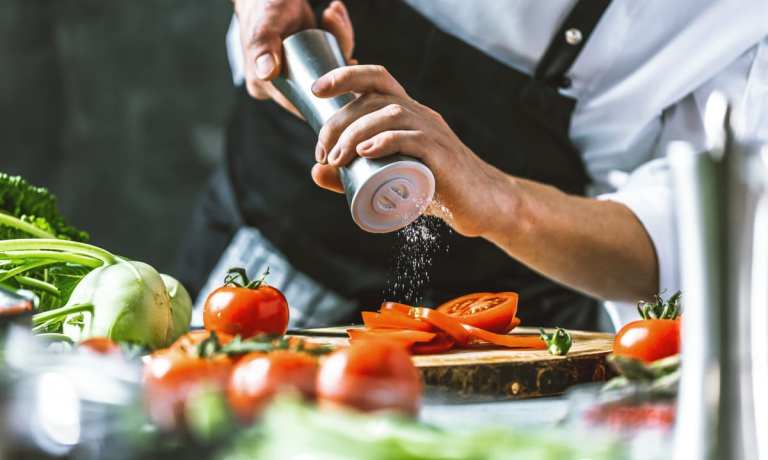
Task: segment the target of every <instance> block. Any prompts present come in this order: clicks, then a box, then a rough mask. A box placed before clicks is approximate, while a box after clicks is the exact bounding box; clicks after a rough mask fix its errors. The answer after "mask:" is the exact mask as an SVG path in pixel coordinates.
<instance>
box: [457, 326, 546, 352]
mask: <svg viewBox="0 0 768 460" xmlns="http://www.w3.org/2000/svg"><path fill="white" fill-rule="evenodd" d="M464 328H465V329H466V330H467V331H468V332H469V333H470V334H471V336H472V338H473V339H480V340H483V341H485V342H488V343H492V344H494V345H499V346H502V347H507V348H535V349H540V350H545V349H546V348H547V344H546V343H545V342H544V341H543V340H541V337H540V336H538V335H505V334H494V333H493V332H488V331H485V330H483V329H479V328H476V327H474V326H469V325H467V324H465V325H464Z"/></svg>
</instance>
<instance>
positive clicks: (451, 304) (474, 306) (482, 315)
mask: <svg viewBox="0 0 768 460" xmlns="http://www.w3.org/2000/svg"><path fill="white" fill-rule="evenodd" d="M437 309H438V310H439V311H441V312H443V313H445V314H448V315H451V316H455V317H457V318H459V320H460V321H461V322H462V323H464V324H469V325H470V326H474V327H479V328H480V329H485V330H486V331H492V332H498V333H504V332H508V331H509V330H510V326H511V325H512V319H513V318H514V317H515V315H516V314H517V293H515V292H496V293H492V292H478V293H475V294H467V295H465V296H461V297H459V298H456V299H453V300H450V301H448V302H446V303H444V304H442V305H440V306H439V307H438V308H437Z"/></svg>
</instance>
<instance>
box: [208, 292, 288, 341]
mask: <svg viewBox="0 0 768 460" xmlns="http://www.w3.org/2000/svg"><path fill="white" fill-rule="evenodd" d="M203 323H204V325H205V328H206V329H208V330H211V331H216V332H221V333H225V334H230V335H239V336H241V337H242V338H244V339H246V338H249V337H253V336H255V335H258V334H275V335H282V334H285V331H286V329H287V328H288V302H287V301H286V300H285V296H283V293H282V292H280V291H279V290H277V289H275V288H273V287H272V286H267V285H266V284H261V285H260V286H259V287H256V288H250V287H237V286H229V285H225V286H222V287H220V288H218V289H216V290H215V291H213V292H212V293H211V294H210V295H209V296H208V299H206V301H205V310H204V312H203Z"/></svg>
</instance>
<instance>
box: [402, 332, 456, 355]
mask: <svg viewBox="0 0 768 460" xmlns="http://www.w3.org/2000/svg"><path fill="white" fill-rule="evenodd" d="M453 345H454V342H453V340H451V338H450V337H448V335H447V334H445V333H443V332H438V333H437V334H436V335H435V338H434V339H432V340H430V341H429V342H418V343H414V344H413V346H412V347H411V353H413V354H415V355H420V354H424V355H427V354H434V353H444V352H446V351H448V350H450V349H451V348H453Z"/></svg>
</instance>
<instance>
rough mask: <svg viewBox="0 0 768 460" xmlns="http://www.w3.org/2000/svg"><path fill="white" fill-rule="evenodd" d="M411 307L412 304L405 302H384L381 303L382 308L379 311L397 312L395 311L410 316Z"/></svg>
mask: <svg viewBox="0 0 768 460" xmlns="http://www.w3.org/2000/svg"><path fill="white" fill-rule="evenodd" d="M411 308H413V307H411V306H410V305H406V304H403V303H397V302H384V303H382V304H381V308H379V313H384V312H395V313H401V314H403V315H406V316H410V314H411Z"/></svg>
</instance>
